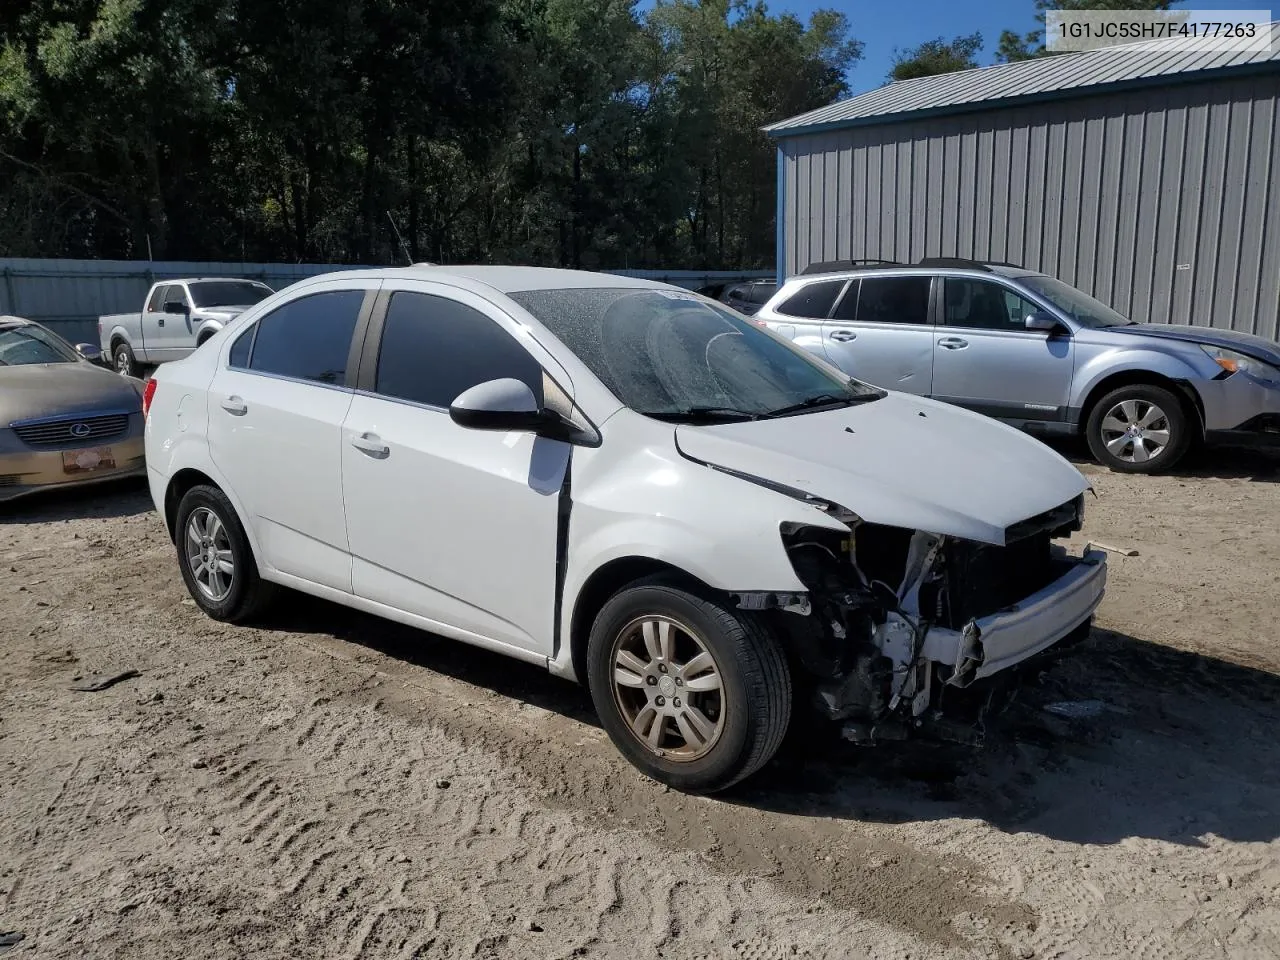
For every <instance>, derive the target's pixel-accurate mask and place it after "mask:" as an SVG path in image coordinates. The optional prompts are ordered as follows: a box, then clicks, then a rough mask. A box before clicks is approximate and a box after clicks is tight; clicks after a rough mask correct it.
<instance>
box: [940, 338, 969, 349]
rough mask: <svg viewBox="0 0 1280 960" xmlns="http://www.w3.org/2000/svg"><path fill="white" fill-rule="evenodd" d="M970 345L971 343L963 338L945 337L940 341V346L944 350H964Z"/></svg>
mask: <svg viewBox="0 0 1280 960" xmlns="http://www.w3.org/2000/svg"><path fill="white" fill-rule="evenodd" d="M968 345H969V341H968V340H965V339H964V338H963V337H943V338H942V339H940V340H939V341H938V346H940V347H942V348H943V349H944V350H963V349H964V348H965V347H967V346H968Z"/></svg>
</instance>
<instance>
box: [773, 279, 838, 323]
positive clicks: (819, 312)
mask: <svg viewBox="0 0 1280 960" xmlns="http://www.w3.org/2000/svg"><path fill="white" fill-rule="evenodd" d="M844 285H845V281H843V280H820V281H819V282H817V283H810V284H806V285H805V286H803V287H801V288H800V289H799V290H797V291H796V292H795V293H793V294H792V295H791V296H789V297H787V299H786V300H784V301H783V302H782V304H781V305H780V306H779V307H778V313H781V314H783V315H785V316H788V317H807V318H808V319H810V320H825V319H826V318H827V314H829V313H830V312H831V305H832V304H833V303H835V302H836V297H838V296H839V295H840V291H841V290H842V289H844Z"/></svg>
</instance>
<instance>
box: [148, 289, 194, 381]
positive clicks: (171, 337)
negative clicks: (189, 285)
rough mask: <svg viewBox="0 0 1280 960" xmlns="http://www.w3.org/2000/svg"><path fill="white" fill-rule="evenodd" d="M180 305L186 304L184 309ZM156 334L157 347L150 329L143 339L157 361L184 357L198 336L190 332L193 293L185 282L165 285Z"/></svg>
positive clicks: (150, 353)
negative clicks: (153, 345) (189, 292)
mask: <svg viewBox="0 0 1280 960" xmlns="http://www.w3.org/2000/svg"><path fill="white" fill-rule="evenodd" d="M181 307H186V309H185V311H184V310H182V309H181ZM155 334H156V336H155V347H154V349H153V348H152V341H151V331H148V332H147V334H146V336H144V337H143V339H144V340H145V341H146V343H147V347H148V351H147V353H148V355H149V356H150V357H151V358H152V359H153V360H155V361H156V362H163V361H166V360H181V359H182V358H183V357H185V356H186V355H187V354H188V353H190V352H191V349H192V348H193V347H194V346H195V342H196V341H195V336H194V335H193V334H192V332H191V297H190V296H188V294H187V290H186V287H184V286H183V285H182V284H180V283H175V284H171V285H170V286H169V287H167V288H166V291H165V295H164V300H163V301H162V302H161V304H160V314H159V315H158V316H157V317H156V328H155Z"/></svg>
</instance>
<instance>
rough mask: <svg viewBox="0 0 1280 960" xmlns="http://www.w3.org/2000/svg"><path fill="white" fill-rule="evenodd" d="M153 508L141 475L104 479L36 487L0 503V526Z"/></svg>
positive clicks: (127, 514)
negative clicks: (77, 484)
mask: <svg viewBox="0 0 1280 960" xmlns="http://www.w3.org/2000/svg"><path fill="white" fill-rule="evenodd" d="M154 510H155V506H154V505H153V504H152V503H151V496H150V494H149V492H148V491H147V481H146V478H145V477H125V478H122V479H120V480H106V481H103V482H102V483H101V484H94V485H92V486H86V487H75V488H72V489H70V490H57V489H50V490H40V491H37V492H35V493H31V494H27V495H26V496H24V497H19V498H18V499H17V500H10V501H5V502H3V503H0V526H4V525H6V524H16V523H55V522H57V521H59V520H84V519H90V518H95V517H96V518H101V519H109V518H112V517H133V516H138V515H140V514H144V513H150V512H152V511H154Z"/></svg>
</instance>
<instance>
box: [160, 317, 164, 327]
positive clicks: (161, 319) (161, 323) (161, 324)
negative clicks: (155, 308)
mask: <svg viewBox="0 0 1280 960" xmlns="http://www.w3.org/2000/svg"><path fill="white" fill-rule="evenodd" d="M160 326H162V327H163V326H164V317H161V318H160Z"/></svg>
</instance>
